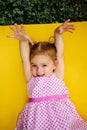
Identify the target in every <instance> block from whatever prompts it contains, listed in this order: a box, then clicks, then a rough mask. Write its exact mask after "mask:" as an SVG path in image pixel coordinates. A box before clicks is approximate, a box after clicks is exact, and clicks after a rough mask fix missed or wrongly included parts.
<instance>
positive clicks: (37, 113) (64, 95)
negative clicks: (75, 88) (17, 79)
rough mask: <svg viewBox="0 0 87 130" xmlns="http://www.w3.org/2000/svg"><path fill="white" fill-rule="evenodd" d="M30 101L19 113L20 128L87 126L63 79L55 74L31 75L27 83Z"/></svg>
mask: <svg viewBox="0 0 87 130" xmlns="http://www.w3.org/2000/svg"><path fill="white" fill-rule="evenodd" d="M28 96H29V98H30V102H28V103H27V104H26V106H25V107H24V109H23V111H22V113H21V114H20V115H19V117H18V122H17V127H16V129H17V130H87V123H86V122H84V120H83V119H82V118H81V117H80V116H79V114H78V113H77V112H76V109H75V106H74V105H73V104H72V103H71V101H70V99H69V97H68V89H67V87H66V86H65V84H64V82H63V81H61V80H60V79H58V78H57V77H55V75H54V74H52V75H50V76H49V77H32V78H31V80H30V81H29V83H28Z"/></svg>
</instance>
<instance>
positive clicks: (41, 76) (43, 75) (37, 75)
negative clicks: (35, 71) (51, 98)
mask: <svg viewBox="0 0 87 130" xmlns="http://www.w3.org/2000/svg"><path fill="white" fill-rule="evenodd" d="M37 76H38V77H43V76H45V74H42V75H37Z"/></svg>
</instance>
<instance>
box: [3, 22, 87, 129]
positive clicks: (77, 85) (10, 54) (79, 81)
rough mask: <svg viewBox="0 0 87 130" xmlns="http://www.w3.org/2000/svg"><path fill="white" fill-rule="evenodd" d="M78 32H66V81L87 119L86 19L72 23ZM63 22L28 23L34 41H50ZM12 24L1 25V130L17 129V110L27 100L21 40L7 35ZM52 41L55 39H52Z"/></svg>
mask: <svg viewBox="0 0 87 130" xmlns="http://www.w3.org/2000/svg"><path fill="white" fill-rule="evenodd" d="M73 24H74V25H75V31H74V32H73V33H72V34H71V33H65V34H63V38H64V43H65V50H64V60H65V77H64V80H65V82H66V85H67V86H68V89H69V92H70V98H71V101H72V102H73V103H74V104H75V106H76V109H77V111H78V113H79V114H80V115H81V117H82V118H83V119H84V120H85V121H86V122H87V22H73ZM59 25H60V24H58V23H57V24H41V25H39V24H38V25H25V31H26V33H27V34H28V35H30V37H31V38H32V39H33V40H34V41H48V40H49V37H50V36H52V35H53V31H54V29H55V28H56V27H57V26H59ZM8 34H12V31H11V30H10V29H9V26H0V130H14V128H15V125H16V120H17V116H18V113H19V112H20V111H21V110H22V109H23V107H24V105H25V103H26V101H27V91H26V80H25V77H24V72H23V68H22V63H21V57H20V53H19V42H18V41H17V40H15V39H11V38H7V37H6V35H8ZM51 40H53V39H51Z"/></svg>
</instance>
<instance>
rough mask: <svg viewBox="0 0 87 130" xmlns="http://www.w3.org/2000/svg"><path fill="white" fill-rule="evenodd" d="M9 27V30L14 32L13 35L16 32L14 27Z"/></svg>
mask: <svg viewBox="0 0 87 130" xmlns="http://www.w3.org/2000/svg"><path fill="white" fill-rule="evenodd" d="M9 27H10V29H11V30H12V31H13V32H14V33H16V31H15V29H14V26H13V25H11V26H9Z"/></svg>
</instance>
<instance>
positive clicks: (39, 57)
mask: <svg viewBox="0 0 87 130" xmlns="http://www.w3.org/2000/svg"><path fill="white" fill-rule="evenodd" d="M50 61H52V60H51V57H50V56H48V55H43V54H41V55H35V56H34V57H33V58H32V59H31V62H37V63H40V62H43V63H44V62H50Z"/></svg>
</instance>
